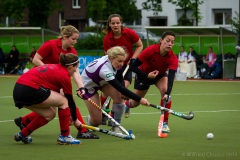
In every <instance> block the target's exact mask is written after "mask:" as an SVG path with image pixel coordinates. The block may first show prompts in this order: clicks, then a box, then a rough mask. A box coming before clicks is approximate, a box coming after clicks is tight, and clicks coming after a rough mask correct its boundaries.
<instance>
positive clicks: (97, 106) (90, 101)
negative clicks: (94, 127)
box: [83, 95, 129, 135]
mask: <svg viewBox="0 0 240 160" xmlns="http://www.w3.org/2000/svg"><path fill="white" fill-rule="evenodd" d="M83 98H84V99H85V100H87V101H88V102H89V103H91V104H92V105H93V106H94V107H95V108H97V109H98V110H99V111H102V113H103V114H104V115H105V116H107V117H108V118H109V119H110V121H112V122H113V123H115V124H116V125H117V126H118V127H119V128H120V129H121V130H122V131H123V132H124V133H126V134H127V135H129V132H128V131H127V130H126V129H125V128H123V126H121V125H120V124H119V123H118V122H117V121H115V119H113V118H112V117H111V116H110V115H109V114H108V113H107V112H105V111H104V110H103V109H102V108H101V107H100V106H99V105H97V104H96V103H95V102H93V100H91V99H90V98H88V97H86V96H85V95H83Z"/></svg>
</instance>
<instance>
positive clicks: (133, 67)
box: [129, 58, 148, 78]
mask: <svg viewBox="0 0 240 160" xmlns="http://www.w3.org/2000/svg"><path fill="white" fill-rule="evenodd" d="M141 64H142V61H141V60H140V59H138V58H137V59H136V60H135V61H134V62H133V63H132V64H131V65H130V66H129V69H130V70H131V71H133V72H134V73H136V74H137V75H139V76H141V77H144V78H147V77H148V74H147V73H144V72H142V71H141V70H140V69H139V68H138V67H139V66H140V65H141Z"/></svg>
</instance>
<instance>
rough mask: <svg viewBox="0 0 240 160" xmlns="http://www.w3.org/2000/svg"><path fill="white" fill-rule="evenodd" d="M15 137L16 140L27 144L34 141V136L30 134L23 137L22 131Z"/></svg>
mask: <svg viewBox="0 0 240 160" xmlns="http://www.w3.org/2000/svg"><path fill="white" fill-rule="evenodd" d="M13 139H14V140H15V141H16V142H19V141H22V142H23V143H25V144H29V143H32V137H30V136H27V137H23V136H22V133H21V132H18V133H17V134H14V135H13Z"/></svg>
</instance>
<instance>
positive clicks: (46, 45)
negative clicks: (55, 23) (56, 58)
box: [37, 40, 52, 59]
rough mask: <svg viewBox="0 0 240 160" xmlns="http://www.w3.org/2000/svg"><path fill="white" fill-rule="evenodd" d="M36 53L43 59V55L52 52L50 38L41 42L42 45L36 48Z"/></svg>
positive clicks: (45, 55)
mask: <svg viewBox="0 0 240 160" xmlns="http://www.w3.org/2000/svg"><path fill="white" fill-rule="evenodd" d="M37 53H38V54H39V55H41V56H42V58H43V59H44V58H45V57H47V56H49V54H51V53H52V43H51V40H50V41H47V42H45V43H43V45H42V46H41V47H40V48H39V49H38V50H37Z"/></svg>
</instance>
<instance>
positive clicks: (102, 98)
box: [100, 94, 110, 109]
mask: <svg viewBox="0 0 240 160" xmlns="http://www.w3.org/2000/svg"><path fill="white" fill-rule="evenodd" d="M106 99H107V97H103V96H102V94H101V95H100V102H101V106H103V104H104V102H105V101H106ZM109 104H110V101H109V103H108V105H107V106H106V109H109Z"/></svg>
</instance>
